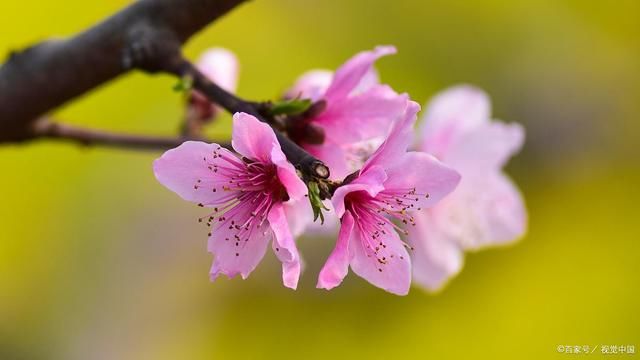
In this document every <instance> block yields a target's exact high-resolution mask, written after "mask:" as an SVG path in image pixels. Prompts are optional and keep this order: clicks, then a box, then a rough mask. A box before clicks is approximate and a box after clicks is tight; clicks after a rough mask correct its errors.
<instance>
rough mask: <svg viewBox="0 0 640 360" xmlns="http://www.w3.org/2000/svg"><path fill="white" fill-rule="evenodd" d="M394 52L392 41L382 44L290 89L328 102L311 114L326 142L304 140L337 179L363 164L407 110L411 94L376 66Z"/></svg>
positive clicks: (306, 76)
mask: <svg viewBox="0 0 640 360" xmlns="http://www.w3.org/2000/svg"><path fill="white" fill-rule="evenodd" d="M395 52H396V49H395V48H394V47H392V46H379V47H377V48H375V49H374V50H373V51H365V52H361V53H359V54H357V55H355V56H354V57H352V58H351V59H350V60H348V61H347V62H346V63H345V64H344V65H342V66H341V67H340V68H339V69H338V70H337V71H336V72H335V74H332V73H331V72H330V71H326V70H313V71H310V72H308V73H306V74H304V75H302V76H301V77H300V78H299V79H298V80H297V82H296V84H295V85H294V86H293V88H292V89H291V90H290V91H289V92H288V93H287V96H288V97H290V98H293V97H298V96H299V97H302V98H310V99H311V100H313V101H314V102H315V101H324V102H325V103H326V108H325V109H324V111H322V112H320V113H319V114H318V115H316V116H314V117H313V118H311V119H307V121H310V122H311V124H313V125H314V126H318V127H320V128H321V129H322V130H323V131H324V135H325V137H324V142H323V143H322V144H310V143H305V142H304V139H302V141H301V142H302V146H303V147H304V148H305V149H306V150H307V151H309V152H310V153H311V154H313V155H315V156H316V157H317V158H319V159H320V160H322V161H324V162H325V163H326V164H327V165H329V167H330V168H331V175H332V178H334V179H342V178H343V177H345V176H347V175H348V174H350V173H351V172H353V171H355V170H357V169H358V168H360V166H362V163H363V162H364V157H365V156H368V155H370V154H371V153H373V151H374V150H375V149H376V148H377V147H378V146H379V145H380V144H381V143H382V142H383V141H384V138H385V137H386V136H387V134H388V132H389V129H390V124H392V122H393V120H394V119H397V118H398V117H400V116H401V115H402V113H403V112H404V109H405V104H406V101H407V99H408V97H407V96H406V95H399V94H397V93H396V92H395V91H393V90H392V89H391V88H390V87H389V86H387V85H382V84H379V82H378V76H377V74H376V72H375V71H374V70H373V63H374V62H375V61H376V60H377V59H378V58H380V57H382V56H385V55H389V54H393V53H395Z"/></svg>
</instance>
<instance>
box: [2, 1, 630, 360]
mask: <svg viewBox="0 0 640 360" xmlns="http://www.w3.org/2000/svg"><path fill="white" fill-rule="evenodd" d="M128 3H129V2H128V1H123V0H122V1H121V0H109V1H93V2H87V1H79V0H67V1H63V2H57V1H46V0H36V1H29V2H25V1H22V2H19V1H2V2H0V34H1V35H0V53H7V52H8V51H10V50H11V49H19V48H23V47H25V46H27V45H29V44H32V43H34V42H36V41H39V40H43V39H46V38H48V37H51V36H66V35H71V34H74V33H76V32H78V31H80V30H82V29H84V28H86V27H87V26H90V25H92V24H94V23H95V22H97V21H99V20H100V19H102V18H104V17H106V16H107V15H109V14H112V13H114V12H115V11H117V10H118V9H120V8H122V7H124V6H126V5H127V4H128ZM639 14H640V2H638V1H636V0H626V1H625V0H617V1H595V0H593V1H585V0H574V1H569V0H562V1H559V0H520V1H511V2H506V1H498V0H486V1H464V2H463V1H444V0H443V1H431V0H429V1H423V0H414V1H409V0H400V1H394V2H388V1H381V0H376V1H372V0H353V1H348V2H347V1H339V0H325V1H308V0H305V1H300V0H298V1H293V0H289V1H286V0H261V1H254V2H251V3H249V4H247V5H244V6H242V7H241V8H239V9H237V10H236V11H234V12H233V13H231V14H230V15H229V16H227V17H225V18H224V19H222V20H220V21H218V22H217V23H216V24H215V25H213V26H210V27H209V28H207V29H206V30H205V31H203V32H201V33H200V34H198V35H197V36H196V37H195V38H193V40H192V41H191V42H190V43H189V44H188V45H187V46H186V48H185V51H186V53H187V54H188V55H189V56H190V57H192V58H196V57H197V56H198V54H199V53H200V52H201V51H203V50H204V49H206V48H207V47H210V46H224V47H227V48H230V49H232V50H233V51H234V52H236V54H237V55H238V56H239V58H240V61H241V66H242V68H241V79H240V85H239V93H240V94H241V95H242V96H244V97H246V98H249V99H256V100H260V99H268V98H273V97H276V96H278V95H279V94H280V93H281V92H282V91H283V90H284V89H286V88H287V87H288V86H289V84H291V83H292V81H293V80H294V79H295V78H296V77H297V76H298V75H299V74H301V73H302V72H303V71H305V70H307V69H310V68H316V67H324V68H335V67H336V66H338V65H340V64H341V63H342V62H343V61H344V60H346V59H347V58H349V57H350V56H351V55H353V54H354V53H356V52H358V51H361V50H364V49H371V48H372V47H373V46H375V45H377V44H394V45H396V46H397V47H398V49H399V53H398V55H396V56H392V57H387V58H384V59H383V60H381V61H380V62H379V63H378V69H379V70H380V73H381V76H382V79H383V80H384V81H385V82H387V83H389V84H391V85H392V86H393V87H394V88H395V89H396V90H398V91H407V92H409V93H410V94H411V95H412V97H413V98H414V99H415V100H416V101H418V102H420V103H424V102H426V101H427V100H428V98H429V97H430V96H432V95H433V94H435V93H436V92H437V91H439V90H441V89H443V88H445V87H448V86H450V85H453V84H457V83H461V82H465V83H472V84H475V85H478V86H480V87H482V88H484V89H486V91H487V92H489V94H490V95H491V96H492V99H493V105H494V115H495V116H496V117H498V118H500V119H504V120H507V121H518V122H521V123H523V124H524V125H525V127H526V129H527V137H528V138H527V143H526V145H525V148H524V149H523V151H522V153H521V154H519V155H518V156H517V157H515V158H514V159H513V160H512V161H511V162H510V164H509V167H508V171H509V173H510V174H511V175H512V177H513V178H514V180H515V181H516V182H517V183H518V184H519V186H520V188H521V189H522V191H523V193H524V195H525V197H526V200H527V205H528V209H529V212H530V225H529V227H530V229H529V233H528V235H527V236H526V237H525V238H524V239H523V240H522V241H521V242H520V243H518V244H516V245H514V246H510V247H505V248H499V249H491V250H486V251H482V252H479V253H474V254H470V255H469V256H468V257H467V261H466V264H465V268H464V270H463V272H462V273H461V274H460V275H459V276H458V277H457V278H455V279H453V281H451V282H450V283H449V285H448V286H447V287H446V288H445V289H444V290H442V291H441V292H439V293H437V294H428V293H426V292H424V291H422V290H421V289H419V288H413V289H412V291H411V293H410V294H409V295H408V296H406V297H397V296H393V295H390V294H387V293H385V292H383V291H381V290H379V289H376V288H374V287H373V286H370V285H369V284H367V283H366V282H365V281H363V280H361V279H360V278H358V277H356V276H353V275H351V276H349V277H348V278H347V279H346V281H345V283H344V284H343V286H341V287H339V288H337V289H335V290H333V291H331V292H326V291H323V290H317V289H315V281H316V274H317V272H318V270H319V268H320V266H321V264H322V260H323V259H324V258H325V257H326V256H327V254H328V253H329V252H330V250H331V248H332V246H333V244H332V241H330V240H329V239H314V238H303V239H301V240H300V241H299V246H300V248H301V250H302V253H303V254H304V255H305V258H306V261H307V269H306V272H305V273H304V274H303V277H302V279H301V282H300V285H299V290H298V291H296V292H293V291H290V290H288V289H286V288H284V287H283V286H282V285H281V282H280V269H279V265H278V263H277V261H276V260H275V258H274V256H273V255H271V254H268V256H267V257H266V261H264V262H263V263H262V264H261V265H260V266H259V267H258V269H257V270H256V271H255V272H254V273H253V274H252V276H251V277H250V278H249V279H248V280H246V281H242V280H239V279H233V280H231V281H229V280H227V279H219V280H218V281H216V282H215V283H213V284H212V283H210V282H209V280H208V270H209V266H210V262H211V258H210V255H209V254H208V253H207V252H206V230H205V229H204V228H203V227H201V226H198V224H197V221H196V219H197V217H199V216H201V215H203V213H202V209H200V208H198V207H195V206H193V205H191V204H188V203H186V202H183V201H181V200H180V199H179V198H178V197H177V196H175V195H174V194H173V193H171V192H169V191H167V190H166V189H165V188H163V187H161V186H160V185H159V184H158V183H157V182H156V181H155V180H154V177H153V174H152V172H151V162H152V160H153V159H155V158H156V157H157V156H158V155H159V154H158V153H144V152H133V151H126V150H110V149H101V148H80V147H77V146H74V145H69V144H63V143H52V142H40V143H32V144H28V145H21V146H6V145H5V146H2V147H0V169H1V170H0V173H1V175H2V176H0V189H1V190H0V204H1V206H0V359H178V358H180V359H242V358H247V359H271V358H278V359H327V358H347V357H352V358H367V359H383V358H384V359H389V358H392V359H418V358H419V359H443V358H487V359H512V358H522V359H524V358H530V359H546V358H554V357H557V358H562V357H567V356H572V355H568V354H561V353H558V352H557V350H556V347H557V346H558V345H581V346H582V345H589V346H591V347H594V346H596V345H599V346H602V345H635V348H636V352H637V353H638V352H640V349H639V346H640V339H639V334H640V317H639V315H640V314H639V312H640V306H638V305H639V303H640V290H639V289H638V284H640V282H639V281H638V275H639V273H640V272H639V271H640V243H639V241H640V226H639V225H638V216H639V215H640V211H639V210H638V203H639V202H640V192H639V187H640V161H639V158H640V151H639V150H638V146H639V145H640V124H639V123H640V121H639V119H638V115H639V114H640V101H639V100H640V42H639V41H638V37H639V36H640V26H639V24H640V23H639V22H638V15H639ZM175 82H176V81H175V80H174V79H172V78H170V77H165V76H157V77H150V76H147V75H144V74H137V73H134V74H130V75H127V76H124V77H122V78H120V79H118V80H116V81H113V82H111V83H109V84H107V85H105V86H103V87H102V88H100V89H98V90H96V91H94V92H92V93H90V94H87V96H84V97H83V98H81V99H80V100H78V101H75V102H73V103H71V104H69V105H68V106H66V107H65V108H63V109H60V110H59V111H57V115H58V117H60V118H62V119H64V120H65V121H68V122H70V123H75V124H81V125H85V126H91V127H95V128H102V129H109V130H114V131H127V132H135V133H152V134H165V135H169V134H172V133H174V132H175V131H176V129H177V127H178V124H179V121H180V119H181V117H182V115H183V109H182V99H181V96H180V94H177V93H175V92H173V91H172V90H171V88H172V86H173V85H174V84H175ZM229 124H230V122H229V117H228V116H227V117H224V118H223V119H221V120H220V121H219V122H218V123H217V124H216V125H215V126H214V127H213V128H212V129H210V134H211V135H212V136H228V135H229ZM598 353H599V351H598V352H596V354H593V355H591V356H592V357H596V356H599V355H598ZM573 356H578V355H573ZM630 356H631V355H618V357H630ZM636 356H638V355H637V354H636Z"/></svg>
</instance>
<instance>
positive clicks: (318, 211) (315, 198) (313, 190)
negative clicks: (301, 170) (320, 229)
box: [308, 181, 329, 224]
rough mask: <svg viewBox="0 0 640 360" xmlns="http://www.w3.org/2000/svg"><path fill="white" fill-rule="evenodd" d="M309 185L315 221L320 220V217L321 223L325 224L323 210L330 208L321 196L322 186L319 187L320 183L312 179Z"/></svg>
mask: <svg viewBox="0 0 640 360" xmlns="http://www.w3.org/2000/svg"><path fill="white" fill-rule="evenodd" d="M308 187H309V201H310V202H311V208H312V209H313V221H316V220H318V218H320V224H324V214H323V213H322V210H329V209H327V207H326V206H324V203H323V202H322V199H321V198H320V188H319V187H318V183H316V182H314V181H311V182H309V184H308Z"/></svg>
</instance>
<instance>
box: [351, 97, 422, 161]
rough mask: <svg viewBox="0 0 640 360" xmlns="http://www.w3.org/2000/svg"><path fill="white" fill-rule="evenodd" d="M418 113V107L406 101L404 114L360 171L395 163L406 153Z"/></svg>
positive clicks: (414, 103)
mask: <svg viewBox="0 0 640 360" xmlns="http://www.w3.org/2000/svg"><path fill="white" fill-rule="evenodd" d="M418 111H420V105H418V104H417V103H416V102H413V101H406V110H405V112H404V114H403V115H402V117H401V118H399V119H397V121H396V122H395V123H394V124H393V127H392V129H391V131H390V132H389V136H388V137H387V139H386V140H385V141H384V143H382V145H380V147H379V148H378V150H376V152H375V153H373V155H371V157H370V158H369V159H368V160H367V162H366V163H365V164H364V165H363V167H362V171H366V169H367V168H368V167H370V166H374V165H380V166H382V167H386V166H387V165H388V164H393V163H395V162H396V161H397V160H398V159H399V158H400V157H401V156H402V155H403V154H404V153H406V151H407V148H408V147H409V145H410V144H411V141H412V138H413V125H414V124H415V122H416V114H417V113H418Z"/></svg>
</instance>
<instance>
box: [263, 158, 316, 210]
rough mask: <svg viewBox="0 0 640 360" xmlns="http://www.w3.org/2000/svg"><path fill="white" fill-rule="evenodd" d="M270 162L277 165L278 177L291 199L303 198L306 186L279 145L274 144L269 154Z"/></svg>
mask: <svg viewBox="0 0 640 360" xmlns="http://www.w3.org/2000/svg"><path fill="white" fill-rule="evenodd" d="M270 161H271V163H273V164H275V165H276V166H277V168H278V169H277V172H278V179H279V180H280V183H282V185H283V186H284V187H285V189H287V194H288V195H289V198H290V199H291V200H294V201H297V200H302V199H304V198H305V195H306V194H307V192H308V191H307V186H306V185H305V184H304V182H303V181H302V180H301V179H300V177H298V174H297V172H296V169H295V168H294V167H293V165H291V163H290V162H289V161H287V158H286V156H285V155H284V153H283V152H282V150H281V149H280V145H274V146H273V148H272V149H271V155H270Z"/></svg>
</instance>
